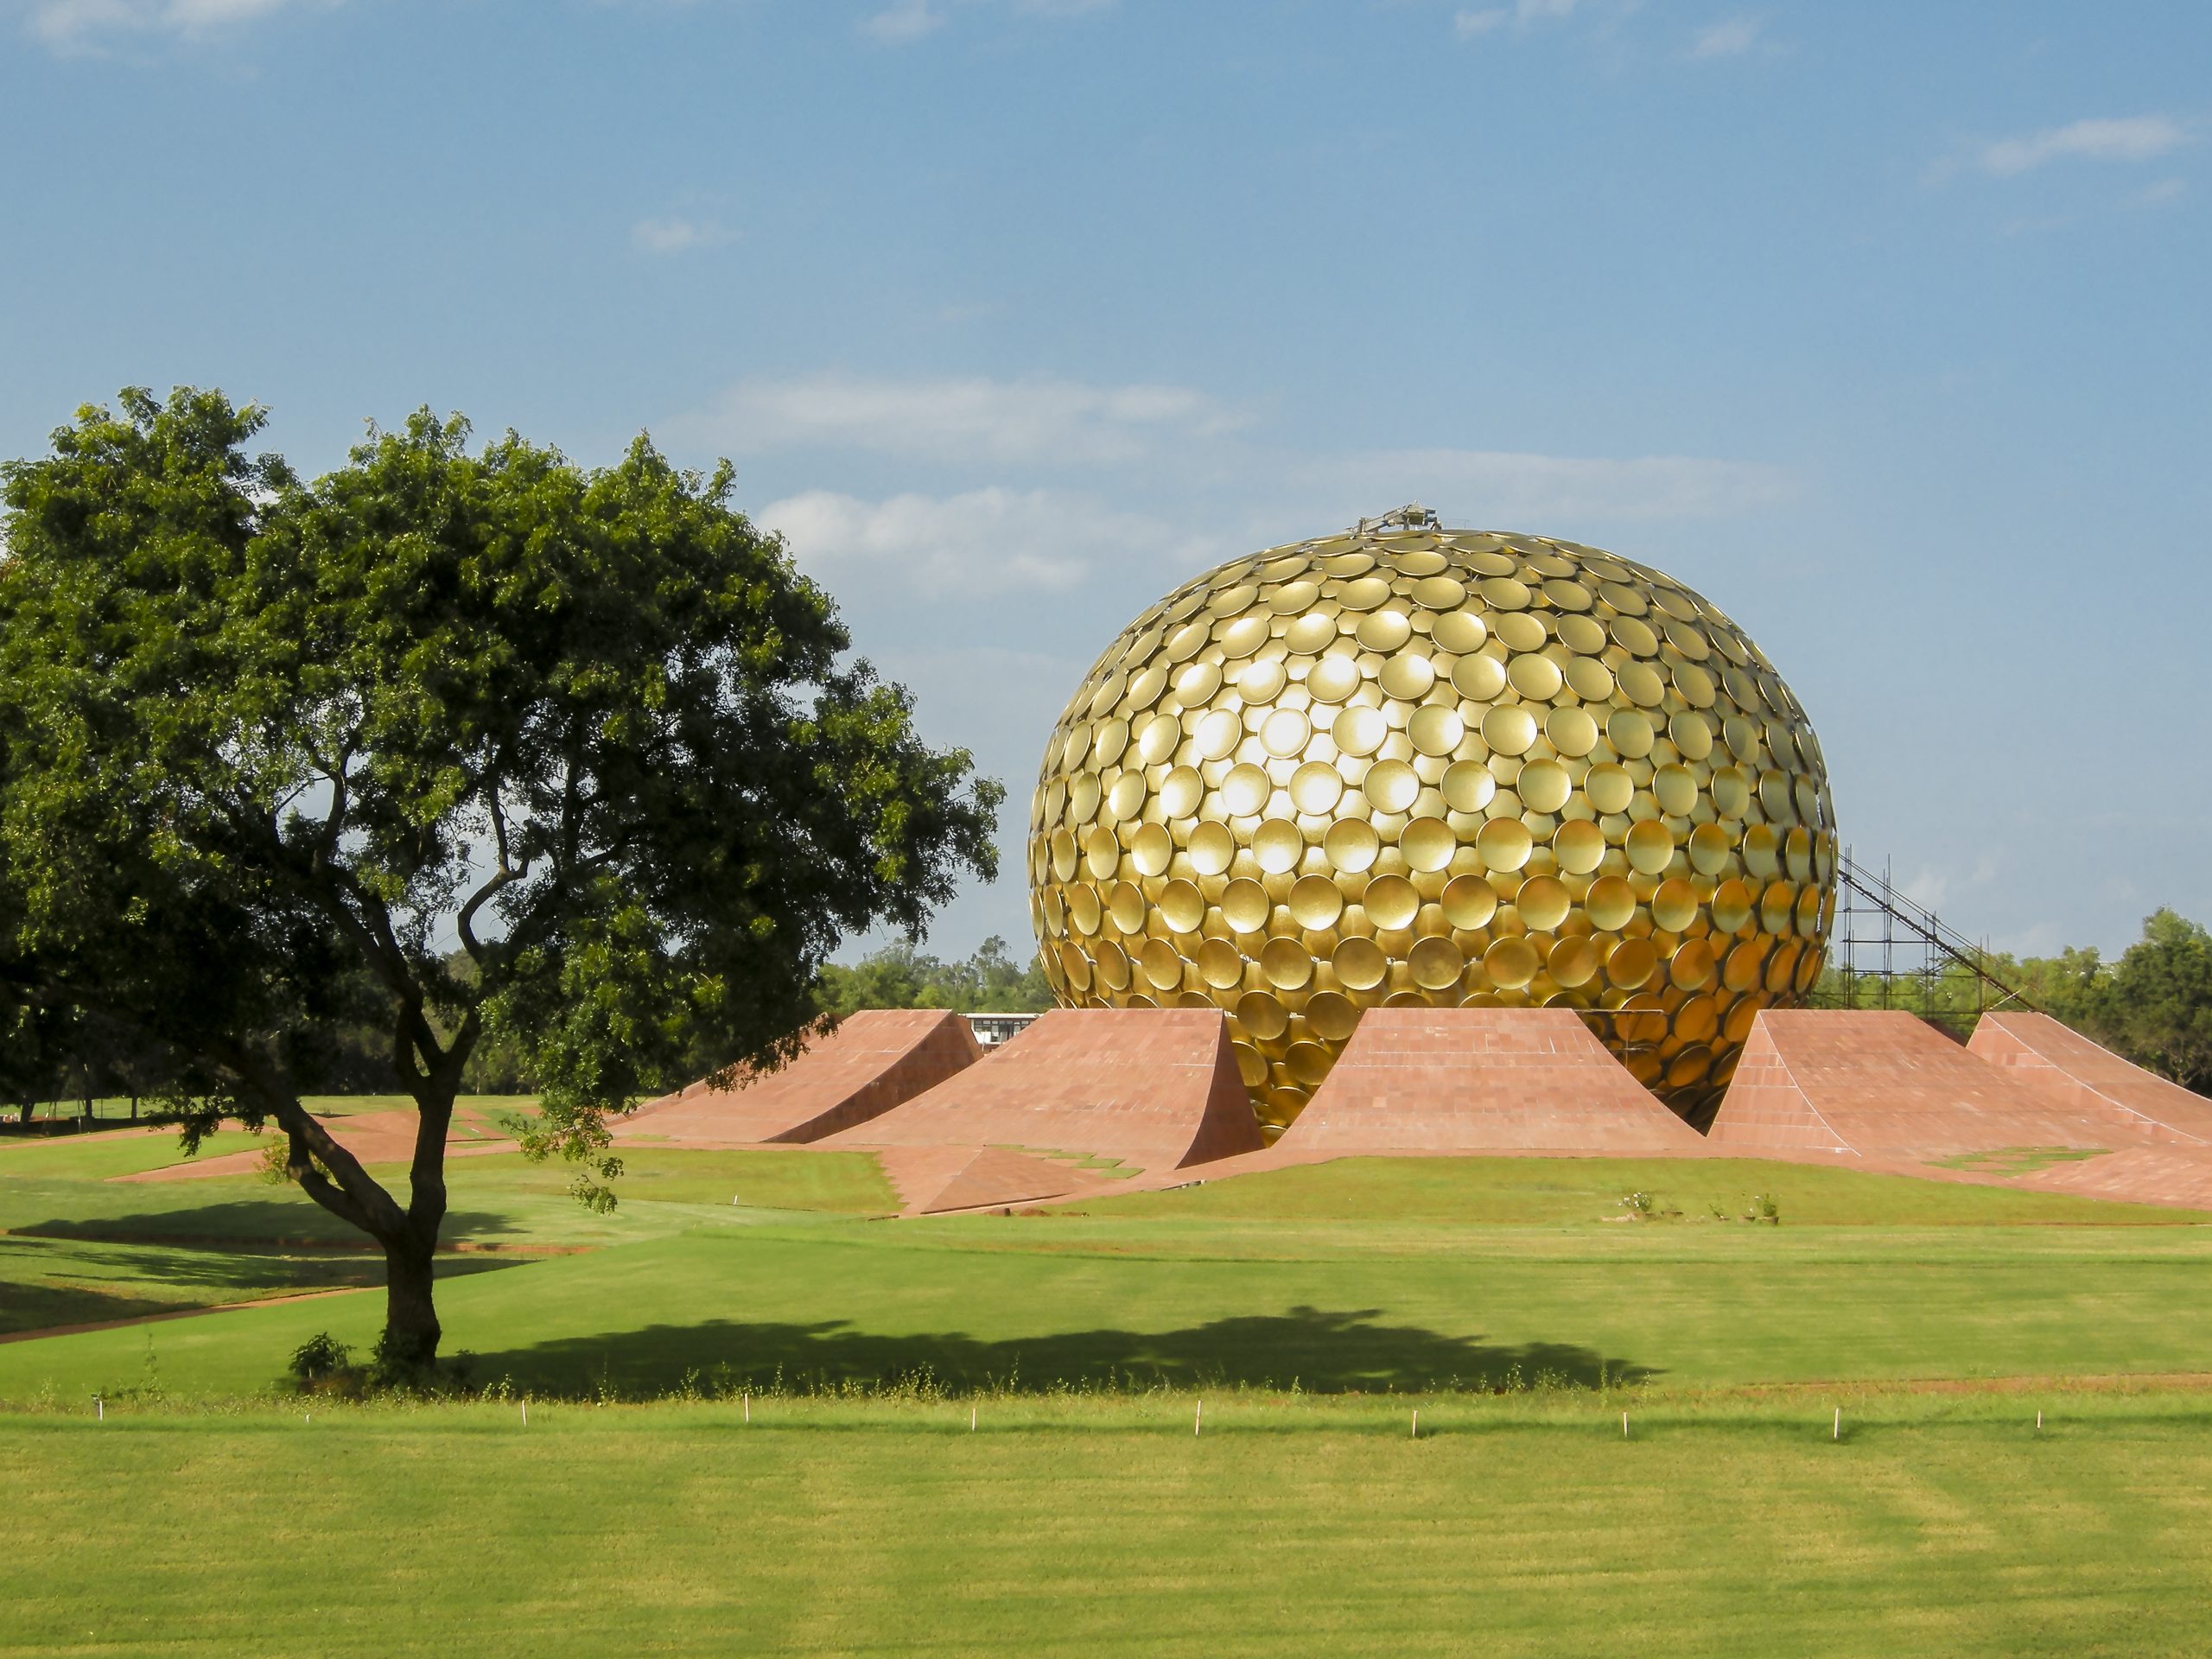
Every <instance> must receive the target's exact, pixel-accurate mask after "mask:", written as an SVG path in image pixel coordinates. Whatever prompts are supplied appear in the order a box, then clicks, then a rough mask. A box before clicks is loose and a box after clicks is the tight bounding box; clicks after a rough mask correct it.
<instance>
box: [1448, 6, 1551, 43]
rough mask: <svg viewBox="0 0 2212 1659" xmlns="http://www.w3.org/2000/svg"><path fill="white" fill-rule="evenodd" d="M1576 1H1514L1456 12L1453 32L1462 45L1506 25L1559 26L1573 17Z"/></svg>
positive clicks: (1453, 20) (1453, 15) (1519, 27)
mask: <svg viewBox="0 0 2212 1659" xmlns="http://www.w3.org/2000/svg"><path fill="white" fill-rule="evenodd" d="M1575 3H1576V0H1514V3H1513V4H1512V5H1510V6H1484V7H1482V8H1481V9H1479V10H1465V11H1459V12H1455V13H1454V14H1452V33H1453V34H1454V35H1458V36H1459V38H1460V39H1461V40H1463V41H1471V40H1473V39H1474V38H1475V37H1476V36H1477V35H1487V34H1489V33H1491V30H1493V29H1500V28H1503V26H1504V25H1505V24H1507V23H1511V24H1513V25H1514V26H1515V27H1516V29H1527V28H1529V27H1530V26H1531V25H1533V24H1536V23H1550V22H1560V20H1562V19H1564V18H1567V17H1570V16H1573V14H1574V7H1575Z"/></svg>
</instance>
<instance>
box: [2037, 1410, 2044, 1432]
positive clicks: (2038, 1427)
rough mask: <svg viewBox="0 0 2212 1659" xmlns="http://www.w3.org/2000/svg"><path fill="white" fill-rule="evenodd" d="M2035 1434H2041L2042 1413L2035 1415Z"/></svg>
mask: <svg viewBox="0 0 2212 1659" xmlns="http://www.w3.org/2000/svg"><path fill="white" fill-rule="evenodd" d="M2036 1433H2038V1434H2040V1433H2043V1413H2041V1412H2037V1413H2036Z"/></svg>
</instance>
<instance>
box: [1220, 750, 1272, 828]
mask: <svg viewBox="0 0 2212 1659" xmlns="http://www.w3.org/2000/svg"><path fill="white" fill-rule="evenodd" d="M1273 793H1274V784H1272V783H1270V782H1269V781H1268V774H1267V773H1266V772H1263V771H1262V770H1261V769H1260V768H1259V767H1257V766H1254V765H1252V764H1251V763H1250V762H1249V761H1246V762H1245V763H1244V764H1243V765H1242V766H1231V767H1230V769H1229V771H1228V772H1226V773H1225V774H1224V776H1223V778H1222V780H1221V785H1220V794H1221V804H1222V806H1223V808H1224V810H1226V811H1227V812H1228V813H1229V814H1230V817H1238V818H1249V817H1251V816H1252V815H1253V814H1254V813H1255V812H1257V811H1258V810H1260V809H1261V808H1262V807H1263V806H1265V805H1266V804H1268V796H1270V795H1272V794H1273Z"/></svg>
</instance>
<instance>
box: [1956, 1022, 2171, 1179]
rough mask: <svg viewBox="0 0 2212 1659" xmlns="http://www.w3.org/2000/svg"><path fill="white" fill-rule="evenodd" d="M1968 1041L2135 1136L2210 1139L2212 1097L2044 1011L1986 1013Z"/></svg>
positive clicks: (1997, 1061)
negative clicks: (2136, 1061) (2148, 1068)
mask: <svg viewBox="0 0 2212 1659" xmlns="http://www.w3.org/2000/svg"><path fill="white" fill-rule="evenodd" d="M1967 1048H1969V1049H1970V1050H1972V1051H1973V1052H1974V1053H1975V1054H1977V1055H1979V1056H1980V1058H1983V1059H1985V1060H1986V1061H1988V1062H1989V1064H1990V1065H1994V1066H2001V1067H2007V1068H2015V1069H2017V1070H2018V1071H2020V1072H2021V1073H2022V1074H2023V1075H2025V1076H2028V1077H2034V1078H2036V1079H2037V1081H2039V1082H2041V1083H2043V1084H2047V1085H2048V1086H2049V1087H2050V1089H2051V1090H2053V1091H2054V1092H2055V1093H2056V1094H2058V1095H2060V1096H2063V1097H2064V1098H2065V1099H2066V1100H2067V1102H2068V1103H2069V1104H2070V1105H2072V1106H2073V1107H2074V1108H2075V1109H2076V1110H2078V1111H2086V1112H2088V1113H2089V1114H2090V1115H2091V1116H2104V1117H2113V1118H2116V1119H2118V1120H2119V1121H2120V1122H2121V1123H2122V1124H2124V1125H2126V1127H2127V1128H2131V1129H2133V1131H2134V1132H2135V1135H2137V1136H2138V1137H2139V1138H2143V1139H2147V1140H2151V1141H2167V1142H2179V1143H2182V1144H2185V1145H2196V1146H2206V1147H2212V1100H2207V1099H2205V1098H2204V1096H2202V1095H2198V1094H2192V1093H2191V1092H2190V1090H2186V1089H2184V1088H2183V1087H2182V1086H2181V1085H2180V1084H2177V1083H2169V1082H2167V1081H2166V1080H2165V1078H2164V1077H2155V1076H2153V1075H2152V1073H2150V1072H2148V1071H2144V1070H2143V1069H2142V1067H2140V1066H2137V1065H2129V1064H2128V1063H2127V1062H2126V1060H2123V1059H2121V1058H2120V1056H2119V1055H2117V1054H2115V1053H2113V1052H2112V1051H2111V1050H2109V1049H2106V1048H2100V1047H2098V1046H2097V1045H2096V1044H2094V1043H2093V1042H2091V1041H2090V1040H2089V1039H2088V1038H2086V1037H2084V1036H2082V1033H2080V1032H2078V1031H2075V1030H2074V1029H2073V1028H2072V1027H2069V1026H2065V1025H2062V1024H2061V1023H2060V1022H2059V1021H2057V1020H2054V1019H2052V1018H2051V1017H2050V1015H2049V1014H1983V1015H1982V1016H1981V1018H1980V1020H1978V1021H1977V1022H1976V1023H1975V1025H1974V1040H1973V1041H1971V1042H1969V1043H1968V1044H1967Z"/></svg>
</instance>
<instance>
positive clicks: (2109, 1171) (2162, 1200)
mask: <svg viewBox="0 0 2212 1659" xmlns="http://www.w3.org/2000/svg"><path fill="white" fill-rule="evenodd" d="M2006 1185H2012V1186H2018V1187H2024V1188H2026V1189H2027V1190H2028V1191H2030V1192H2070V1193H2072V1194H2073V1195H2074V1196H2075V1198H2120V1199H2124V1200H2126V1201H2128V1202H2130V1203H2133V1204H2168V1205H2183V1206H2186V1207H2187V1208H2189V1209H2191V1210H2212V1147H2195V1146H2184V1145H2177V1144H2169V1145H2164V1146H2153V1147H2121V1148H2120V1150H2119V1151H2118V1152H2113V1153H2108V1154H2106V1155H2105V1156H2103V1157H2101V1158H2087V1159H2083V1160H2081V1161H2080V1162H2078V1163H2076V1162H2068V1163H2063V1164H2053V1165H2050V1166H2049V1167H2047V1168H2044V1169H2039V1170H2037V1172H2036V1173H2034V1174H2032V1175H2020V1176H2016V1177H2014V1178H2013V1179H2012V1180H2011V1181H2010V1182H2008V1183H2006Z"/></svg>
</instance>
